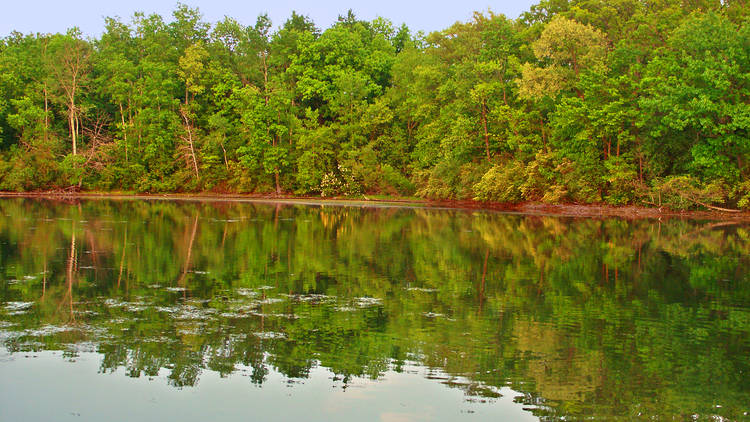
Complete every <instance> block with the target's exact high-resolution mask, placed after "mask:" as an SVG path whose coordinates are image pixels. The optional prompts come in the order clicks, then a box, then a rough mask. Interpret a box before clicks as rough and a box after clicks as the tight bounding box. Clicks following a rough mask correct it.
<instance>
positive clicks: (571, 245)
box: [0, 199, 750, 421]
mask: <svg viewBox="0 0 750 422" xmlns="http://www.w3.org/2000/svg"><path fill="white" fill-rule="evenodd" d="M748 274H750V227H748V226H747V225H743V224H737V223H731V222H726V223H717V222H703V221H683V220H668V221H658V220H636V221H626V220H621V219H571V218H557V217H540V216H519V215H504V214H498V213H489V212H479V211H455V210H433V209H421V208H398V207H385V208H383V207H343V206H326V205H299V204H297V205H295V204H289V203H284V204H258V203H234V202H213V203H212V202H183V201H142V200H139V201H131V200H123V201H110V200H85V201H74V202H69V203H65V202H53V201H46V200H34V199H3V200H0V289H1V290H0V343H1V344H2V350H0V374H2V376H1V377H0V420H68V419H70V420H104V419H106V420H168V419H169V420H173V419H181V420H207V419H212V420H237V419H243V420H244V419H250V420H265V421H267V420H293V419H298V420H321V421H322V420H341V421H344V420H353V419H356V420H383V421H423V420H427V421H431V420H445V421H452V420H470V421H483V420H524V419H528V420H536V419H543V420H560V419H567V420H571V419H574V420H575V419H582V418H594V419H607V420H611V419H622V420H632V419H654V418H655V419H678V420H683V419H698V420H716V419H717V418H725V419H730V420H746V419H748V412H750V376H749V375H750V372H749V371H750V276H749V275H748Z"/></svg>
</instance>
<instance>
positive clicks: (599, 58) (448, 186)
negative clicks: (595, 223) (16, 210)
mask: <svg viewBox="0 0 750 422" xmlns="http://www.w3.org/2000/svg"><path fill="white" fill-rule="evenodd" d="M749 11H750V7H748V6H747V4H746V3H745V2H744V1H741V0H734V1H724V2H720V1H710V0H698V1H692V2H676V1H673V0H657V1H649V2H646V1H640V0H617V1H606V2H605V1H602V0H582V1H579V0H572V1H568V0H543V1H542V2H540V3H539V4H537V5H534V6H532V7H531V8H530V10H529V11H527V12H525V13H523V14H522V15H521V16H520V17H519V18H517V19H509V18H507V17H505V16H503V15H498V14H494V13H493V12H491V11H487V12H485V13H478V12H477V13H475V14H474V16H473V18H472V19H471V20H470V21H468V22H458V23H456V24H454V25H453V26H451V27H449V28H448V29H445V30H442V31H437V32H432V33H430V34H427V35H425V34H423V33H421V32H418V33H413V32H412V31H410V30H409V28H408V27H407V26H406V25H401V26H396V25H394V24H393V23H392V22H390V21H388V20H387V19H383V18H376V19H374V20H372V21H364V20H360V19H358V18H357V17H356V16H355V15H354V14H353V13H352V12H351V11H349V12H348V13H347V14H345V15H342V16H340V17H339V19H338V21H337V22H335V23H334V24H333V25H332V26H331V27H329V28H328V29H325V30H321V29H319V28H318V27H316V26H315V24H314V23H313V22H312V21H311V20H310V19H309V18H307V17H305V16H301V15H299V14H297V13H294V12H293V13H292V15H291V17H290V18H289V19H288V20H287V21H286V22H284V23H283V24H282V25H281V26H279V27H277V28H275V27H274V26H273V25H272V23H271V21H270V20H269V18H268V17H267V16H266V15H261V16H259V17H258V18H257V21H256V22H255V24H252V25H247V26H246V25H244V24H242V23H240V22H238V21H237V20H235V19H232V18H229V17H227V18H225V19H224V20H222V21H220V22H217V23H216V24H213V25H212V24H209V23H207V22H205V21H204V20H203V18H202V16H201V14H200V12H199V11H198V10H197V9H192V8H190V7H188V6H185V5H182V4H179V5H178V6H177V7H176V9H175V10H174V12H173V14H172V17H171V19H165V18H164V17H162V16H159V15H155V14H153V15H145V14H142V13H136V14H134V15H133V17H132V19H131V20H130V22H123V21H122V20H120V19H116V18H106V19H105V30H104V32H103V33H102V35H101V36H100V37H99V38H87V37H84V36H83V34H82V33H81V32H80V31H79V30H78V29H76V28H73V29H71V30H69V31H68V32H67V33H65V34H30V35H23V34H20V33H17V32H14V33H12V34H10V35H9V36H7V37H5V38H4V39H2V41H0V189H2V190H10V191H31V190H49V189H81V190H97V191H133V192H195V191H212V192H240V193H247V192H254V193H276V194H281V193H284V194H302V195H309V194H316V195H317V194H320V195H323V196H334V195H344V196H358V195H362V194H384V195H401V196H412V195H413V196H419V197H426V198H438V199H476V200H482V201H499V202H519V201H544V202H553V203H559V202H576V203H609V204H614V205H619V204H646V205H653V206H669V207H673V208H688V207H693V206H708V207H713V206H721V207H730V208H743V209H748V208H750V164H749V163H750V135H749V133H748V128H750V25H748V19H749V18H748V16H750V13H748V12H749Z"/></svg>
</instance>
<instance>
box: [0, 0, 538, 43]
mask: <svg viewBox="0 0 750 422" xmlns="http://www.w3.org/2000/svg"><path fill="white" fill-rule="evenodd" d="M535 2H536V0H534V1H532V0H516V1H491V0H463V1H445V0H443V1H434V0H433V1H429V0H375V1H373V0H370V1H353V0H316V1H303V0H266V1H253V0H250V1H247V0H244V1H243V0H184V1H182V3H184V4H186V5H188V6H190V7H198V8H199V9H200V11H201V12H202V13H203V16H204V19H205V20H206V21H208V22H211V23H214V22H216V21H219V20H221V19H222V18H223V17H224V16H230V17H232V18H235V19H237V20H238V21H240V22H241V23H243V24H246V25H247V24H252V23H254V22H255V18H256V17H257V16H258V15H259V14H261V13H268V15H269V17H270V18H271V20H272V21H273V23H274V26H278V25H280V24H282V23H283V22H284V21H285V20H286V19H287V18H288V17H289V16H290V15H291V13H292V11H293V10H294V11H296V12H297V13H300V14H303V15H307V16H309V17H310V18H312V20H313V21H314V22H315V24H316V25H317V26H318V27H319V28H321V29H325V28H327V27H329V26H330V25H331V24H332V23H333V22H335V21H336V18H337V17H338V16H339V15H345V14H346V12H347V10H349V9H352V10H353V11H354V13H355V15H356V16H357V17H358V18H360V19H366V20H371V19H373V18H375V17H377V16H382V17H384V18H388V19H390V20H391V21H392V22H393V23H394V24H396V25H400V24H401V23H406V24H407V25H408V26H409V28H411V29H412V31H414V32H416V31H419V30H421V31H425V32H426V33H429V32H431V31H437V30H442V29H445V28H447V27H448V26H450V25H451V24H453V23H454V22H456V21H466V20H468V19H469V18H470V17H471V15H472V13H473V11H475V10H478V11H486V10H487V9H488V8H489V9H491V10H492V11H493V12H495V13H502V14H504V15H506V16H507V17H509V18H516V17H518V15H519V14H521V13H522V12H524V11H526V10H528V8H529V7H530V6H531V5H532V4H534V3H535ZM3 3H5V4H3V7H2V9H3V11H2V13H0V36H3V37H4V36H7V35H8V34H10V32H11V31H19V32H22V33H24V34H27V33H36V32H41V33H48V32H49V33H55V32H65V31H66V30H67V29H68V28H71V27H73V26H77V27H78V28H80V29H81V31H83V33H84V34H85V35H87V36H92V37H98V36H99V35H100V34H101V33H102V32H103V30H104V17H107V16H110V17H114V16H119V17H120V18H122V20H123V21H125V22H129V21H130V18H131V16H132V15H133V12H136V11H141V12H144V13H146V14H151V13H158V14H160V15H162V16H164V17H165V18H171V12H172V10H174V8H175V6H176V5H177V1H176V0H130V1H111V0H70V1H59V0H9V1H7V2H3Z"/></svg>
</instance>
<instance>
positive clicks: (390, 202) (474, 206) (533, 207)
mask: <svg viewBox="0 0 750 422" xmlns="http://www.w3.org/2000/svg"><path fill="white" fill-rule="evenodd" d="M0 198H38V199H49V200H76V199H113V200H122V199H130V200H135V199H141V200H181V201H205V202H252V203H288V204H292V205H294V204H296V205H326V204H328V205H333V206H371V207H420V208H434V209H453V210H466V211H494V212H500V213H506V214H520V215H530V216H556V217H579V218H608V217H617V218H623V219H644V218H645V219H661V218H687V219H694V220H721V221H737V222H750V212H721V211H674V210H669V209H666V208H652V207H643V206H636V205H625V206H612V205H602V204H545V203H540V202H522V203H499V202H480V201H473V200H453V201H451V200H431V199H415V198H399V197H392V198H391V197H385V198H383V197H378V198H367V197H366V196H365V197H364V198H346V197H332V198H321V197H319V196H297V195H283V194H282V195H271V194H227V193H165V194H153V193H141V194H135V193H119V192H75V193H69V192H0Z"/></svg>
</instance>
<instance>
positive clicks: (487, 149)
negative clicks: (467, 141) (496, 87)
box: [482, 99, 490, 161]
mask: <svg viewBox="0 0 750 422" xmlns="http://www.w3.org/2000/svg"><path fill="white" fill-rule="evenodd" d="M482 124H483V126H484V152H485V153H486V154H487V161H490V133H489V132H488V131H487V100H485V99H483V100H482Z"/></svg>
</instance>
